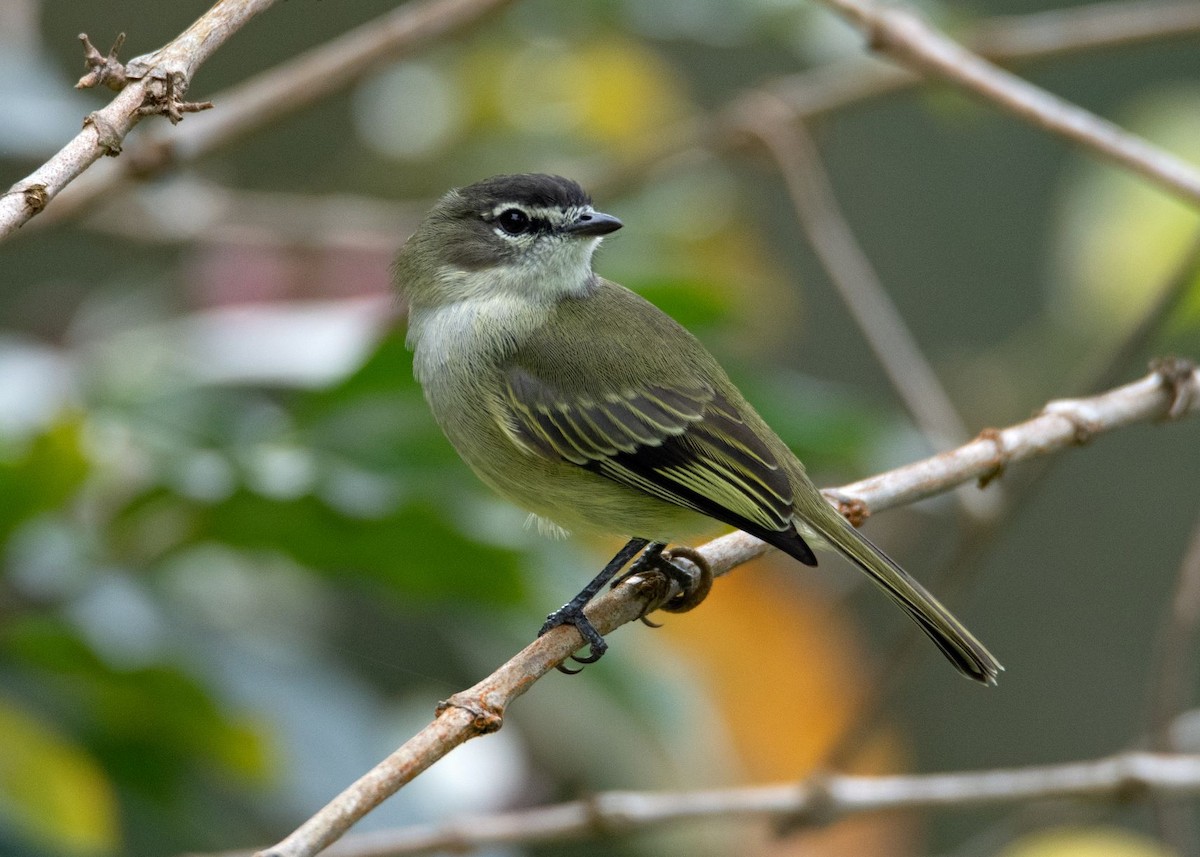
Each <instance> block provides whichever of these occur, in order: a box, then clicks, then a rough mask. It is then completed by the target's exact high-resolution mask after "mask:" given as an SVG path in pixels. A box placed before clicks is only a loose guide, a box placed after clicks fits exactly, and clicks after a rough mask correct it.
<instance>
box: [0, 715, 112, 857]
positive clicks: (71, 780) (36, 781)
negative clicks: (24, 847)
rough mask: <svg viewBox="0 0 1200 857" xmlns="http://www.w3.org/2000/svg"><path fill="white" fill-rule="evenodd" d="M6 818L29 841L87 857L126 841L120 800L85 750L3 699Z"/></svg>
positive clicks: (1, 812)
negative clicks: (121, 828)
mask: <svg viewBox="0 0 1200 857" xmlns="http://www.w3.org/2000/svg"><path fill="white" fill-rule="evenodd" d="M0 817H3V818H5V819H7V820H8V821H9V822H11V824H12V826H13V827H15V828H16V829H17V830H19V831H20V832H21V833H22V834H23V835H24V836H27V837H28V838H30V839H32V840H34V841H37V842H40V843H43V844H45V845H47V846H50V847H52V848H54V849H55V850H57V851H63V852H68V853H74V854H81V855H92V854H101V853H106V852H111V851H113V850H115V849H116V846H117V845H118V843H119V840H120V832H119V829H118V813H117V801H116V797H115V795H114V794H113V790H112V786H111V785H110V783H109V781H108V779H107V777H106V776H105V774H104V772H103V771H102V770H101V769H100V766H99V765H98V764H97V763H96V761H95V760H94V759H93V758H92V757H91V756H90V755H88V753H87V751H85V750H84V749H83V748H81V747H79V746H77V745H75V744H73V743H71V742H70V741H69V740H68V739H66V738H65V737H63V736H62V735H59V734H57V733H55V732H54V731H52V730H51V729H49V728H48V727H46V726H45V725H44V724H42V723H39V722H38V721H37V720H35V719H33V718H32V717H30V716H29V715H28V714H26V713H25V712H23V711H21V710H20V709H18V708H16V707H14V706H11V705H9V704H7V703H5V702H4V700H0Z"/></svg>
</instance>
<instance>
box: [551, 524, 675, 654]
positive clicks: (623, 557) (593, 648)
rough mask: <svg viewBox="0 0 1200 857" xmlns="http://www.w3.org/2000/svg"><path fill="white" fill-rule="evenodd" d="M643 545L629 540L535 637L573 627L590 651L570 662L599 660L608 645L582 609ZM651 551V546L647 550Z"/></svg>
mask: <svg viewBox="0 0 1200 857" xmlns="http://www.w3.org/2000/svg"><path fill="white" fill-rule="evenodd" d="M647 544H649V540H648V539H641V538H633V539H630V540H629V542H628V543H627V544H626V545H625V547H623V548H621V549H620V550H619V551H617V555H616V556H614V557H613V558H612V559H611V560H609V562H608V565H606V566H604V568H603V569H602V570H601V571H600V573H599V574H597V575H596V576H595V577H594V578H592V581H591V583H589V584H588V585H587V586H585V587H583V589H581V590H580V592H579V594H578V595H576V596H575V597H574V598H572V599H571V600H570V601H568V602H567V603H566V604H564V605H563V606H562V607H559V608H558V609H557V610H555V611H554V612H553V613H551V614H550V615H549V616H547V617H546V621H545V623H544V624H543V625H542V630H540V631H538V636H539V637H540V636H542V634H545V633H546V632H547V631H549V630H551V629H552V628H557V627H558V626H559V625H574V626H575V630H577V631H579V634H580V636H582V637H583V641H584V642H585V643H587V644H588V648H589V649H590V651H589V653H588V654H586V655H578V656H576V655H572V656H571V660H573V661H575V663H577V664H594V663H595V662H596V661H598V660H600V658H601V657H603V655H604V653H605V652H606V651H608V643H606V642H604V638H603V637H602V636H600V632H599V631H597V630H596V626H595V625H593V624H592V622H591V620H590V619H588V617H587V616H585V615H584V613H583V608H584V607H586V606H587V604H588V602H589V601H591V600H592V596H594V595H595V594H596V593H597V592H599V591H600V590H601V589H602V588H603V587H604V584H606V583H608V582H609V581H610V580H612V577H613V575H614V574H616V573H617V572H618V571H620V570H621V569H622V568H624V567H625V563H627V562H629V560H631V559H633V557H634V556H635V555H637V552H638V551H640V550H641V549H642V548H644V547H646V545H647ZM655 544H656V545H657V551H661V550H662V549H663V545H661V544H658V543H657V542H656V543H655ZM653 547H654V546H651V549H653ZM657 551H656V552H657ZM649 552H650V549H648V550H647V553H649ZM558 671H559V672H564V673H566V674H567V675H575V674H576V673H577V672H579V670H573V669H570V668H569V667H565V666H563V665H562V664H559V665H558Z"/></svg>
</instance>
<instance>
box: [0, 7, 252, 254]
mask: <svg viewBox="0 0 1200 857" xmlns="http://www.w3.org/2000/svg"><path fill="white" fill-rule="evenodd" d="M274 2H275V0H218V2H217V3H215V4H214V5H213V7H212V8H211V9H209V10H208V11H207V12H205V13H204V14H203V15H201V16H200V17H199V18H198V19H196V21H195V22H194V23H193V24H192V25H191V26H190V27H188V28H187V29H186V30H184V31H183V32H182V33H180V34H179V36H177V37H176V38H175V39H174V40H173V41H171V42H169V43H168V44H166V45H164V46H163V47H162V48H160V49H159V50H157V51H154V52H153V53H150V54H146V55H144V56H141V57H137V58H136V59H133V60H130V61H129V62H128V63H126V64H125V66H124V70H123V78H122V79H123V82H124V84H125V88H124V89H122V90H121V92H120V93H118V94H117V96H116V97H115V98H114V99H113V100H112V101H110V102H109V103H108V105H107V106H105V107H103V108H101V109H100V110H97V111H96V112H94V113H91V114H89V115H88V117H87V118H86V119H85V120H84V125H83V130H82V131H80V132H79V133H78V134H77V135H76V136H75V138H74V139H73V140H71V142H69V143H68V144H67V145H65V146H63V148H62V149H60V150H59V151H58V153H57V154H56V155H54V157H52V158H51V159H50V160H49V161H47V162H46V163H45V164H43V165H42V166H40V167H38V168H37V169H36V170H34V171H33V172H32V173H30V174H29V175H28V176H26V177H25V178H23V179H21V180H20V181H18V182H17V183H16V184H14V185H13V186H12V187H11V188H9V190H8V192H7V193H4V194H0V240H3V239H4V238H6V237H8V236H9V235H11V234H13V233H14V232H15V231H16V230H17V229H19V228H20V227H21V226H22V224H24V223H25V222H26V221H28V220H29V219H30V218H31V217H33V216H34V215H36V214H38V213H40V212H41V211H42V210H43V209H45V207H46V206H47V205H48V204H49V203H50V201H51V200H53V199H54V198H55V197H56V196H58V194H59V192H61V191H62V190H63V188H65V187H66V186H67V185H68V184H70V183H71V182H72V181H74V180H75V178H76V177H78V176H79V175H80V174H82V173H83V172H84V170H86V169H87V168H88V167H90V166H91V165H92V164H94V163H95V162H96V161H98V160H99V159H100V158H102V157H104V156H105V155H117V154H119V153H120V151H121V146H122V144H123V142H124V140H125V136H126V135H127V134H128V133H129V132H130V131H131V130H133V127H134V126H135V125H136V124H137V123H138V122H139V121H141V119H142V117H143V116H146V115H149V114H150V113H155V112H158V113H164V114H165V115H167V116H168V118H170V119H171V121H172V122H175V121H178V119H179V118H181V117H182V113H183V112H191V111H193V110H196V109H203V107H202V105H198V104H190V103H187V102H184V101H182V100H181V99H182V97H183V94H184V93H185V92H187V89H188V86H189V85H190V84H191V81H192V77H193V75H195V73H196V70H197V69H199V68H200V66H201V65H202V64H203V63H204V61H205V60H207V59H208V58H209V57H210V56H212V54H213V52H214V51H216V49H217V48H219V47H220V46H221V45H223V44H224V43H225V42H226V41H227V40H228V39H229V38H230V37H231V36H232V35H233V34H234V33H236V32H237V31H238V30H239V29H241V28H242V27H243V26H244V25H245V24H246V22H247V21H249V20H250V19H251V18H253V17H254V16H255V15H257V14H258V13H260V12H263V11H265V10H266V9H268V8H269V7H270V6H271V5H272V4H273V3H274ZM86 45H87V47H90V46H91V43H90V42H87V43H86ZM116 47H117V46H114V51H115V50H116ZM93 53H96V54H98V51H95V49H94V48H92V49H91V51H89V52H88V62H89V65H90V66H91V67H92V72H89V74H88V75H85V76H84V80H88V79H89V77H94V78H95V80H94V81H93V82H94V83H99V82H101V80H103V81H104V82H105V83H107V82H109V81H111V80H114V77H113V75H114V73H115V72H114V69H110V70H109V71H108V72H107V73H106V74H104V75H99V74H94V72H95V68H96V66H95V63H96V62H97V60H96V58H95V57H94V56H92V54H93ZM102 59H105V60H106V59H107V58H102ZM114 61H115V56H114Z"/></svg>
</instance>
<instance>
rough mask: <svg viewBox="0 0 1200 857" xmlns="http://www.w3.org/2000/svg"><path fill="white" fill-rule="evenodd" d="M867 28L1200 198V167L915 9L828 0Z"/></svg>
mask: <svg viewBox="0 0 1200 857" xmlns="http://www.w3.org/2000/svg"><path fill="white" fill-rule="evenodd" d="M821 2H823V3H824V4H825V5H826V6H829V7H831V8H832V9H834V10H836V11H838V12H839V13H841V14H842V15H843V16H844V17H846V18H848V19H849V20H850V21H851V22H852V23H854V24H855V25H856V26H858V27H859V29H861V30H862V31H863V32H864V33H865V35H866V37H867V40H868V42H869V43H870V46H871V47H872V48H873V49H875V50H877V51H879V52H881V53H883V54H886V55H887V56H888V57H890V58H892V59H894V60H896V61H897V62H900V63H902V64H904V65H906V66H908V67H909V68H911V69H914V70H916V71H918V72H919V73H921V74H925V75H929V76H932V77H937V78H941V79H943V80H946V81H948V82H950V83H952V84H954V85H956V86H958V87H960V88H962V89H964V90H966V91H967V92H970V93H973V94H975V95H977V96H982V97H983V99H984V100H985V101H987V102H989V103H991V104H995V105H996V106H998V107H1001V108H1003V109H1005V110H1007V111H1008V112H1010V113H1012V114H1013V115H1015V116H1017V117H1018V118H1020V119H1023V120H1025V121H1027V122H1030V123H1031V124H1034V125H1036V126H1038V127H1039V128H1042V129H1044V130H1047V131H1051V132H1053V133H1055V134H1058V135H1059V136H1061V137H1064V138H1065V139H1067V140H1070V141H1071V142H1073V143H1076V144H1078V145H1080V146H1082V147H1083V148H1084V149H1085V150H1087V151H1090V152H1092V153H1093V154H1096V155H1098V156H1100V157H1102V158H1104V159H1105V160H1108V161H1110V162H1112V163H1114V164H1117V165H1118V166H1121V167H1124V168H1125V169H1127V170H1129V171H1131V172H1133V173H1134V174H1136V175H1139V176H1142V177H1143V178H1145V179H1147V180H1148V181H1150V182H1152V183H1154V184H1156V185H1158V186H1159V187H1160V188H1162V189H1163V190H1165V191H1167V192H1168V193H1170V194H1171V195H1173V196H1176V197H1179V198H1180V199H1182V200H1183V201H1184V202H1187V203H1190V204H1191V205H1194V206H1195V205H1200V169H1197V168H1196V166H1195V165H1193V164H1190V163H1188V162H1186V161H1184V160H1182V159H1181V158H1178V157H1176V156H1175V155H1173V154H1171V153H1170V152H1168V151H1166V150H1165V149H1161V148H1159V147H1158V146H1155V145H1154V144H1153V143H1150V142H1149V141H1147V140H1145V139H1143V138H1141V137H1139V136H1137V135H1136V134H1131V133H1129V132H1128V131H1125V130H1124V129H1122V128H1121V127H1119V126H1118V125H1116V124H1114V123H1112V122H1109V121H1108V120H1107V119H1102V118H1100V117H1099V116H1096V115H1095V114H1094V113H1090V112H1089V111H1087V110H1084V109H1083V108H1082V107H1079V106H1077V105H1075V104H1072V103H1071V102H1069V101H1066V100H1065V99H1062V98H1059V97H1058V96H1057V95H1053V94H1051V93H1049V92H1047V91H1046V90H1044V89H1042V88H1040V87H1038V86H1035V85H1033V84H1032V83H1030V82H1029V81H1027V80H1024V79H1022V78H1020V77H1017V76H1016V75H1014V74H1012V73H1011V72H1008V71H1005V70H1004V69H1002V68H1000V67H998V66H996V65H993V64H992V63H990V62H988V61H987V60H985V59H983V58H982V57H980V56H979V55H978V54H975V53H972V52H971V51H969V50H967V49H966V48H965V47H963V46H962V45H960V44H959V43H958V42H955V41H954V40H953V39H950V38H949V37H947V36H946V35H944V34H943V33H941V32H940V31H938V30H937V29H936V28H935V27H933V26H932V25H931V24H929V23H928V22H927V21H925V20H923V19H922V18H920V17H918V16H917V15H916V14H915V13H913V12H912V11H910V10H908V9H905V8H903V7H900V6H895V5H886V6H885V5H882V4H880V3H877V2H875V0H821Z"/></svg>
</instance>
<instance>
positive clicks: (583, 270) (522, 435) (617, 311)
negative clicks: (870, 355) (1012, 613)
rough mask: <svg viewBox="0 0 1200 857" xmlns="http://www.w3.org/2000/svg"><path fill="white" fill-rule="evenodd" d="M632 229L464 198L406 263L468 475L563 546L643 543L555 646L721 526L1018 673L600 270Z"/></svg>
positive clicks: (570, 611)
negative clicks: (633, 571) (851, 571)
mask: <svg viewBox="0 0 1200 857" xmlns="http://www.w3.org/2000/svg"><path fill="white" fill-rule="evenodd" d="M621 225H622V224H621V221H620V220H618V219H617V218H615V217H612V216H611V215H608V214H603V213H601V212H599V211H596V210H595V209H594V208H593V207H592V202H591V199H590V197H589V196H588V195H587V194H586V193H585V192H584V191H583V189H582V188H581V187H580V186H579V185H578V184H576V183H575V182H573V181H570V180H568V179H564V178H560V177H558V176H548V175H509V176H495V177H493V178H490V179H487V180H485V181H481V182H479V183H477V184H473V185H471V186H469V187H464V188H461V189H458V190H452V191H450V192H449V193H447V194H446V195H445V196H443V197H442V198H441V200H439V201H438V203H437V204H436V205H435V206H434V207H433V209H432V210H431V211H430V212H429V214H428V215H427V216H426V217H425V219H424V220H423V221H422V223H421V225H420V226H419V228H418V229H417V231H416V233H415V234H414V235H413V236H412V237H411V238H410V239H409V240H408V242H407V244H406V245H405V246H404V248H403V249H402V250H401V251H400V254H399V256H398V257H397V259H396V264H395V267H394V274H395V281H396V285H397V287H398V288H399V290H400V292H401V294H402V295H403V297H404V298H405V299H406V300H407V303H408V313H409V316H408V344H409V347H410V348H411V349H412V350H413V352H414V359H413V365H414V372H415V374H416V377H417V379H418V381H420V383H421V385H422V387H423V388H424V391H425V396H426V399H427V400H428V402H429V406H430V408H431V409H432V411H433V415H434V417H435V418H436V420H437V422H438V424H439V425H440V426H441V428H442V430H443V431H444V432H445V433H446V436H447V438H449V440H450V442H451V443H452V444H453V445H454V448H455V449H456V450H457V451H458V453H459V455H460V456H462V458H463V460H464V461H465V462H466V463H467V464H468V465H470V467H471V469H472V470H474V471H475V473H476V474H477V475H478V476H479V478H480V479H482V480H483V481H484V482H485V483H487V484H488V485H489V486H490V487H491V488H492V489H494V490H495V491H496V492H497V493H499V494H500V495H501V496H503V497H505V498H507V499H509V500H511V501H512V502H513V503H516V504H517V505H519V506H522V507H524V508H525V509H527V510H529V511H531V512H532V513H533V514H534V515H536V516H537V518H538V519H539V520H540V521H541V522H544V523H546V524H549V525H552V527H553V528H560V529H562V530H566V531H571V530H583V531H593V532H603V533H608V534H620V535H623V536H626V537H629V538H630V541H629V544H628V545H626V547H625V549H623V550H622V552H621V553H619V554H618V555H617V556H616V557H614V559H613V562H611V563H609V565H608V567H606V568H605V570H604V571H603V572H601V574H600V575H598V576H597V577H596V579H595V580H593V581H592V582H591V584H589V586H588V587H587V588H585V589H584V590H583V591H582V592H581V593H580V594H579V595H578V596H577V597H576V598H575V599H573V600H572V601H571V602H569V603H567V604H565V605H563V607H562V608H561V609H560V610H558V611H556V612H555V613H552V614H550V616H549V617H548V619H547V622H546V625H545V626H544V627H543V629H542V630H543V632H545V631H546V630H548V629H549V628H551V627H554V626H555V625H559V624H571V625H574V626H576V627H577V628H578V629H579V631H580V633H581V634H582V635H583V637H584V639H585V640H586V641H587V642H588V643H589V644H590V646H591V652H592V654H591V656H590V657H588V658H580V659H579V660H581V661H583V662H591V661H592V660H595V659H596V658H598V657H599V656H600V655H601V654H602V653H603V651H604V649H605V648H606V645H605V643H604V640H603V638H602V637H601V636H600V634H599V633H598V632H597V631H596V630H595V628H594V627H593V626H592V625H591V623H590V622H589V621H588V619H587V618H586V616H585V615H584V612H583V607H584V605H585V604H586V603H587V601H588V600H589V599H590V598H591V597H592V596H593V595H594V594H595V593H596V592H597V591H599V589H600V588H601V587H602V586H603V585H604V583H606V582H607V580H608V579H609V578H611V577H612V576H613V575H614V574H615V573H616V572H617V571H619V570H620V569H621V568H622V567H623V566H624V564H625V563H626V562H628V561H629V560H630V559H632V558H633V556H635V555H636V554H637V553H638V552H639V551H641V550H642V549H643V548H646V546H647V545H649V547H648V548H647V553H646V555H645V556H644V557H643V562H644V561H645V560H649V559H652V558H653V557H655V556H656V555H657V554H659V553H661V552H662V550H663V547H664V546H665V544H666V543H667V542H670V541H674V540H679V539H686V538H688V537H689V536H695V535H697V534H699V533H702V532H703V531H705V530H706V529H710V528H711V526H712V521H711V519H714V518H715V519H716V520H718V521H721V522H723V523H725V524H729V525H732V526H734V527H737V528H738V529H741V530H744V531H745V532H747V533H750V534H751V535H753V536H756V537H757V538H759V539H762V540H763V541H765V542H767V543H768V544H771V545H773V546H775V547H777V548H779V549H780V550H782V551H784V552H785V553H788V554H790V555H791V556H793V557H795V558H796V559H797V560H799V561H800V562H802V563H804V564H805V565H816V564H817V560H816V557H815V556H814V554H813V552H812V550H811V548H810V547H809V543H810V542H812V543H813V544H817V545H819V546H826V545H827V546H832V547H833V548H834V549H835V550H837V551H838V552H840V553H841V554H842V555H844V556H845V557H847V558H848V559H849V560H850V561H851V562H853V563H855V564H856V565H858V566H859V567H860V568H862V569H863V571H865V572H866V573H867V574H868V575H870V577H871V579H872V580H874V581H875V583H876V584H878V585H879V586H880V588H882V589H883V591H884V592H886V593H887V595H888V596H889V597H890V598H891V599H892V600H893V601H895V602H896V603H897V604H899V605H900V606H901V607H902V608H904V610H905V612H907V613H908V615H909V616H911V617H912V618H913V620H914V621H916V623H917V624H918V625H920V627H921V630H923V631H924V632H925V633H926V634H928V635H929V637H930V638H931V639H932V640H933V641H934V642H935V643H937V645H938V647H939V648H940V649H941V650H942V652H943V653H944V654H945V655H946V657H947V658H949V659H950V661H951V663H953V664H954V666H956V667H957V668H958V669H959V670H960V671H961V672H962V673H963V674H964V675H966V676H968V677H970V678H972V679H974V680H976V681H979V682H982V683H985V684H994V683H995V680H996V675H997V673H998V671H999V670H1000V669H1002V667H1001V666H1000V664H999V663H998V662H997V661H996V659H995V658H994V657H992V655H991V654H990V653H989V652H988V650H987V649H986V648H984V646H983V645H982V644H981V643H980V642H979V641H978V640H976V639H975V637H973V636H972V635H971V633H970V632H969V631H968V630H967V629H966V628H965V627H963V625H962V623H961V622H959V621H958V620H957V619H955V618H954V616H952V615H951V614H950V612H949V611H948V610H947V609H946V608H945V607H943V606H942V605H941V604H940V603H939V602H938V601H937V599H936V598H934V597H933V596H932V595H930V594H929V592H927V591H926V590H925V589H924V587H922V586H921V585H920V584H919V583H918V582H917V581H916V580H914V579H913V578H911V577H910V576H909V575H908V574H906V573H905V572H904V570H903V569H901V568H900V567H899V566H898V565H897V564H896V563H895V562H893V561H892V560H891V559H889V558H888V557H887V555H886V554H884V553H883V552H882V551H881V550H879V549H878V548H876V547H875V546H874V545H873V544H871V543H870V542H869V541H867V539H866V538H864V537H863V536H862V535H861V534H859V533H858V531H857V530H855V529H854V528H853V527H851V526H850V524H849V523H848V522H847V521H846V520H845V519H844V518H843V517H842V516H841V515H839V514H838V513H837V512H836V511H835V510H834V509H833V508H832V507H831V506H830V505H829V504H828V503H827V502H826V501H825V500H824V498H823V497H822V496H821V494H820V492H819V491H818V490H817V489H816V487H815V486H814V485H813V484H812V482H811V481H809V479H808V477H807V476H806V475H805V472H804V465H803V464H801V463H800V461H799V460H798V459H797V458H796V456H795V455H793V454H792V452H791V450H789V449H788V448H787V446H786V445H785V444H784V443H783V441H781V440H780V439H779V437H778V436H777V435H776V434H775V432H773V431H772V430H771V429H770V428H769V427H768V426H767V424H766V423H765V422H763V420H762V418H761V417H759V415H758V414H757V413H756V412H755V410H754V408H752V407H751V406H750V405H749V404H748V403H747V402H746V400H745V399H744V398H743V397H742V394H741V393H740V392H738V389H737V387H735V386H734V385H733V382H732V381H730V380H729V377H728V376H727V375H726V374H725V372H724V370H722V368H721V367H720V365H719V364H718V363H717V361H716V359H715V358H713V356H712V355H711V354H709V353H708V351H707V350H706V349H705V348H704V346H703V345H701V344H700V342H699V341H698V340H697V339H696V338H695V337H694V336H692V335H691V334H690V333H689V332H688V331H687V330H685V329H684V328H683V327H681V326H680V325H679V324H678V323H676V322H675V321H674V320H673V319H672V318H670V317H669V316H668V315H666V314H665V313H663V312H662V311H661V310H659V309H658V308H657V307H655V306H654V305H652V304H650V303H649V302H647V301H646V300H644V299H642V298H641V297H639V296H638V295H636V294H634V293H633V292H631V291H629V290H628V289H625V288H624V287H622V286H619V285H617V284H616V283H612V282H609V281H608V280H605V279H603V278H602V277H599V276H597V275H596V274H595V273H594V272H593V270H592V254H593V252H594V251H595V249H596V247H597V245H598V244H599V243H600V241H601V239H602V237H603V236H605V235H608V234H609V233H611V232H613V231H615V230H617V229H620V228H621Z"/></svg>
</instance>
